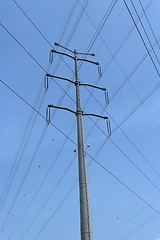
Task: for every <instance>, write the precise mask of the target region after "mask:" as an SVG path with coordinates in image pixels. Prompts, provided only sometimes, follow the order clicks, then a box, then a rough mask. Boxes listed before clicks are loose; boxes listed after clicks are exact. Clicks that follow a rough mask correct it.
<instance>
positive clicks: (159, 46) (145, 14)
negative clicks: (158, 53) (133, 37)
mask: <svg viewBox="0 0 160 240" xmlns="http://www.w3.org/2000/svg"><path fill="white" fill-rule="evenodd" d="M139 3H140V6H141V8H142V10H143V12H144V16H145V18H146V20H147V23H148V25H149V27H150V29H151V32H152V34H153V36H154V39H155V41H156V35H155V33H154V31H153V28H152V25H151V23H150V21H149V18H148V17H147V13H146V12H145V10H144V7H143V4H142V2H141V0H139ZM158 48H159V49H160V45H159V43H158Z"/></svg>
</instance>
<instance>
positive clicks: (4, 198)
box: [1, 0, 64, 207]
mask: <svg viewBox="0 0 160 240" xmlns="http://www.w3.org/2000/svg"><path fill="white" fill-rule="evenodd" d="M13 1H14V0H13ZM14 2H15V3H16V1H14ZM16 5H17V6H18V7H19V9H20V10H21V11H22V12H23V14H25V16H26V17H27V18H28V19H29V20H30V18H29V17H28V16H27V14H26V13H25V12H24V11H23V9H22V8H21V7H20V6H19V5H18V4H17V3H16ZM30 22H31V23H32V24H33V25H34V27H35V28H36V29H38V28H37V27H36V25H35V24H34V23H33V21H32V20H30ZM39 33H41V35H42V37H44V35H43V34H42V32H41V31H40V30H39ZM45 40H46V38H45ZM47 42H48V43H49V41H47ZM50 45H51V44H50ZM47 72H48V71H47ZM63 97H64V95H63ZM63 97H62V98H61V100H60V102H61V101H62V99H63ZM33 124H34V123H33ZM32 127H33V125H32ZM30 132H31V130H30ZM28 138H29V136H28ZM28 138H27V140H26V142H27V141H28ZM24 148H25V147H24ZM22 154H23V153H22ZM21 157H22V156H21ZM19 164H20V161H19V162H18V164H17V166H16V169H15V171H14V174H13V176H12V180H13V179H14V176H15V172H16V170H17V167H18V166H19ZM7 183H8V184H9V182H7ZM10 187H11V184H10V185H9V188H8V189H7V188H5V191H6V194H5V195H3V202H2V205H1V207H2V206H3V204H4V202H5V200H6V197H7V195H8V192H9V190H10ZM4 196H5V197H4Z"/></svg>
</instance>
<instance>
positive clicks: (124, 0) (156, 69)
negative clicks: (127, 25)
mask: <svg viewBox="0 0 160 240" xmlns="http://www.w3.org/2000/svg"><path fill="white" fill-rule="evenodd" d="M123 2H124V4H125V6H126V8H127V11H128V13H129V15H130V17H131V19H132V21H133V23H134V25H135V27H136V29H137V32H138V34H139V36H140V38H141V40H142V43H143V45H144V47H145V49H146V51H147V52H148V55H149V57H150V59H151V62H152V64H153V66H154V68H155V71H156V72H157V74H158V77H160V73H159V71H158V68H157V66H156V64H155V62H154V60H153V58H152V56H151V54H150V52H149V50H148V47H147V45H146V43H145V41H144V39H143V37H142V34H141V32H140V30H139V28H138V26H137V24H136V22H135V20H134V18H133V15H132V13H131V11H130V9H129V7H128V5H127V3H126V0H123Z"/></svg>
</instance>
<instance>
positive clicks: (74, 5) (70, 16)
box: [57, 0, 78, 43]
mask: <svg viewBox="0 0 160 240" xmlns="http://www.w3.org/2000/svg"><path fill="white" fill-rule="evenodd" d="M77 3H78V2H77V0H75V2H74V4H73V6H72V8H71V10H70V14H69V16H68V17H67V20H66V21H65V25H64V28H63V31H62V34H61V36H60V37H59V40H58V41H57V42H58V43H61V41H62V39H63V37H64V34H65V32H66V30H67V27H68V26H69V23H70V21H71V19H72V16H73V13H74V11H75V9H76V6H77Z"/></svg>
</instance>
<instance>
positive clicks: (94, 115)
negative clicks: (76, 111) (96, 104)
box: [82, 113, 108, 119]
mask: <svg viewBox="0 0 160 240" xmlns="http://www.w3.org/2000/svg"><path fill="white" fill-rule="evenodd" d="M82 115H83V116H93V117H98V118H103V119H108V117H107V116H101V115H98V114H94V113H83V114H82Z"/></svg>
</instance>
